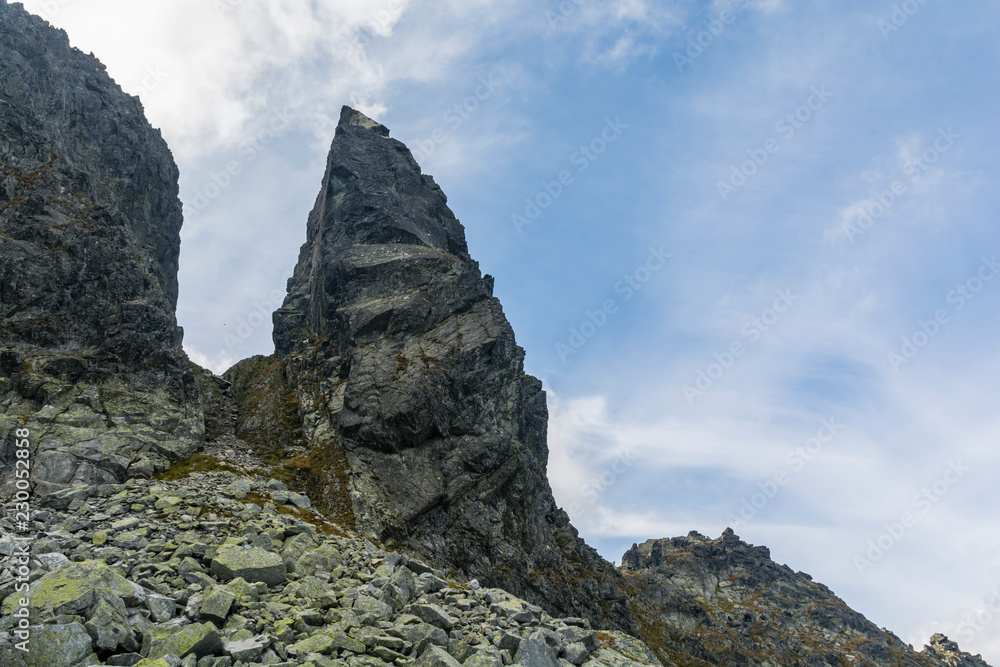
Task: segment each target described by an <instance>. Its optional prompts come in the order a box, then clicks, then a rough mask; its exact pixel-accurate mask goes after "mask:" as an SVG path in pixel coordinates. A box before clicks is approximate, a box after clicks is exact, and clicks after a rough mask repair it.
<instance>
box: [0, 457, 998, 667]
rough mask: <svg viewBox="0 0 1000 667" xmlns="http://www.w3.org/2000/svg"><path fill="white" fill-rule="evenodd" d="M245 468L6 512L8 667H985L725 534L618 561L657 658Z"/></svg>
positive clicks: (228, 463)
mask: <svg viewBox="0 0 1000 667" xmlns="http://www.w3.org/2000/svg"><path fill="white" fill-rule="evenodd" d="M223 441H225V438H223ZM229 444H230V445H232V446H234V447H238V446H239V445H238V443H235V444H234V443H233V442H230V443H229ZM230 454H232V452H230ZM239 458H243V457H242V456H237V457H235V458H228V459H227V458H223V459H217V458H214V457H210V456H205V455H200V456H198V457H195V458H194V459H192V460H189V461H186V462H184V463H181V464H178V465H177V466H175V467H174V468H172V469H170V470H169V471H168V472H166V473H165V474H162V475H159V476H158V477H157V478H154V479H152V480H145V479H131V480H129V481H128V482H126V483H125V484H103V485H90V486H87V485H80V486H77V487H73V488H70V489H66V490H63V491H59V492H56V493H52V494H49V495H47V496H44V497H43V498H41V499H39V500H38V501H37V507H38V510H37V511H36V512H35V514H34V517H33V518H34V520H33V521H32V522H31V524H30V525H29V526H28V527H24V526H18V525H17V523H16V522H15V521H14V520H13V519H12V516H13V513H9V514H8V513H5V515H4V518H0V557H2V560H0V563H2V566H0V664H3V665H4V666H5V667H7V666H10V667H75V666H76V665H86V664H91V665H97V664H107V665H138V666H139V667H179V666H181V665H183V666H184V667H233V666H236V667H239V666H240V665H250V664H270V665H311V666H312V667H334V666H336V667H344V666H346V665H363V666H364V667H388V666H389V665H399V666H400V667H402V666H404V665H410V664H412V665H414V667H458V666H459V665H465V666H466V667H504V666H506V665H524V666H525V667H571V666H579V665H583V667H649V666H650V665H657V664H663V665H667V666H668V667H669V666H676V667H684V666H688V665H768V666H771V665H789V666H795V665H803V666H804V665H908V666H911V665H912V666H918V667H988V666H987V665H986V663H985V662H983V661H982V660H980V659H979V658H978V657H977V656H970V655H968V654H966V653H962V652H961V651H960V650H959V649H958V647H957V646H956V645H955V644H954V643H953V642H950V641H949V640H948V639H947V638H946V637H943V636H941V635H935V636H934V637H933V638H932V640H931V646H929V647H927V648H926V649H925V651H924V652H923V653H920V654H918V653H914V652H913V651H912V650H911V649H910V648H909V647H907V646H904V645H903V644H902V643H901V642H900V641H899V640H898V639H896V638H895V637H894V636H893V635H891V634H890V633H886V632H884V631H879V630H877V629H876V628H874V626H872V625H871V624H870V623H868V622H867V621H866V620H865V619H864V618H863V617H861V616H860V615H859V614H856V613H855V612H852V611H851V610H849V609H847V608H846V607H845V606H844V605H843V603H842V602H840V601H839V600H837V599H836V598H835V597H834V596H833V595H832V593H830V592H829V591H828V590H827V589H826V588H825V587H823V586H821V585H819V584H814V583H812V582H811V580H809V578H808V577H807V576H805V575H802V574H801V573H799V574H795V573H792V572H791V571H790V570H788V569H787V568H784V567H782V566H777V565H775V564H774V563H772V562H771V561H770V560H769V559H768V558H767V553H766V549H761V548H759V547H750V546H748V545H746V544H743V543H742V542H740V541H739V540H738V539H737V538H736V537H735V536H734V535H732V534H731V533H727V534H726V535H724V536H723V537H722V538H720V539H719V540H708V539H706V538H703V537H701V536H698V535H690V536H688V537H687V538H678V539H674V540H657V541H652V540H651V541H650V542H647V543H645V544H643V545H641V546H637V547H634V548H633V549H632V550H630V551H629V552H628V553H627V554H626V562H625V564H624V565H623V568H624V570H625V572H626V577H627V578H628V579H629V580H632V581H635V582H636V585H638V586H640V587H641V589H642V595H644V596H645V599H647V600H655V601H656V602H657V604H659V605H660V609H661V617H660V622H661V623H662V626H661V628H662V629H664V630H665V634H663V635H662V636H661V637H659V638H658V639H656V641H655V643H654V647H650V646H647V645H646V644H645V643H643V642H641V641H638V640H636V639H634V638H633V637H631V636H629V635H627V634H625V633H623V632H620V631H614V630H612V631H603V630H600V629H598V628H594V627H592V625H591V624H590V622H589V621H587V620H586V619H583V618H573V617H567V618H557V617H553V616H551V615H549V614H548V613H547V612H545V611H544V610H543V609H542V608H541V607H539V606H536V605H534V604H532V603H530V602H529V601H526V600H523V599H520V598H518V597H517V596H514V595H511V594H510V593H509V592H507V591H504V590H501V589H497V588H489V587H486V586H484V585H483V584H481V582H479V581H476V580H469V579H466V578H464V577H460V578H458V579H454V578H452V577H450V576H449V575H448V574H447V573H446V572H443V571H441V570H437V569H435V568H434V567H433V566H432V565H431V564H428V563H426V562H423V561H421V560H420V559H418V558H414V557H413V556H412V555H409V554H407V553H406V552H399V551H395V550H389V549H386V548H385V546H384V545H382V544H379V543H375V542H373V541H371V540H369V539H367V538H365V537H363V536H361V535H358V534H357V533H355V532H353V531H351V530H349V529H346V528H345V527H344V526H342V525H339V524H336V523H333V522H331V521H329V519H328V518H326V516H325V515H324V514H323V513H321V512H318V511H317V510H316V509H314V508H313V507H312V503H311V501H310V499H309V498H308V496H305V495H302V494H298V493H295V492H292V491H289V490H288V489H287V487H286V486H285V485H284V484H283V483H281V482H279V481H278V480H274V479H267V478H266V477H262V476H261V475H260V472H259V471H257V470H254V469H249V468H247V467H244V466H241V465H238V464H236V463H234V462H233V461H234V460H235V459H239ZM244 460H247V461H249V462H250V463H259V461H256V460H254V459H253V457H252V455H251V456H250V457H249V458H248V459H244ZM7 509H8V510H9V509H11V505H8V507H7ZM657 545H659V547H658V546H657ZM22 554H26V555H24V556H23V557H24V560H26V561H27V562H28V563H30V570H31V573H30V576H29V577H28V578H27V579H28V581H30V586H29V589H28V590H27V591H19V590H18V589H17V586H18V585H19V584H20V583H21V582H22V581H23V577H22V576H21V574H20V573H19V572H18V569H19V564H18V562H17V560H18V559H20V558H21V557H22ZM22 600H24V601H26V602H27V605H26V606H22ZM21 609H27V613H28V615H29V618H30V623H31V627H30V631H29V634H28V635H27V641H28V642H29V643H28V645H27V648H29V649H30V650H29V651H28V652H27V653H25V652H23V651H21V650H19V649H18V648H17V645H18V644H19V643H21V642H23V641H24V640H25V636H24V635H19V634H18V632H19V631H21V628H20V618H19V616H18V614H20V613H22V612H21V611H20V610H21ZM654 648H655V650H654Z"/></svg>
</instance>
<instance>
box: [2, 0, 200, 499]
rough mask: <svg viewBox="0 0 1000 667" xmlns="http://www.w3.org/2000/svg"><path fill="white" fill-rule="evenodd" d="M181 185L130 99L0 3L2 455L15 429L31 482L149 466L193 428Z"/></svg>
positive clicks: (101, 477) (59, 41)
mask: <svg viewBox="0 0 1000 667" xmlns="http://www.w3.org/2000/svg"><path fill="white" fill-rule="evenodd" d="M177 192H178V189H177V167H176V166H175V164H174V161H173V158H172V157H171V154H170V151H169V150H168V149H167V146H166V144H165V143H164V141H163V139H162V138H161V136H160V134H159V132H158V131H156V130H154V129H153V128H152V127H150V125H149V124H148V123H147V121H146V120H145V118H144V116H143V111H142V105H141V104H140V102H139V100H138V99H137V98H135V97H131V96H129V95H127V94H125V93H124V92H122V90H121V89H120V88H119V87H118V86H117V85H116V84H115V82H114V81H113V80H112V79H111V78H110V77H109V76H108V75H107V73H106V72H105V70H104V66H103V65H101V64H100V63H99V62H98V61H97V60H96V59H95V58H93V57H92V56H88V55H85V54H83V53H81V52H80V51H78V50H76V49H73V48H71V47H70V46H69V42H68V40H67V37H66V35H65V33H63V32H62V31H59V30H56V29H54V28H52V27H50V26H49V25H48V24H46V23H45V22H44V21H42V20H41V19H39V18H38V17H35V16H32V15H30V14H28V13H27V12H25V11H24V9H23V8H22V7H21V6H20V5H12V4H8V3H7V2H6V0H0V413H2V414H0V464H2V465H3V468H7V469H9V467H10V466H9V464H10V461H11V456H12V454H13V445H14V442H13V435H12V429H14V428H15V427H16V428H27V429H28V430H29V431H30V434H31V436H30V442H31V446H32V450H33V456H32V461H33V462H34V471H33V474H32V479H33V481H34V482H36V483H37V484H38V486H39V487H40V489H39V490H41V491H51V490H55V489H58V488H60V487H62V486H65V485H70V484H74V483H80V482H86V483H108V482H119V481H122V480H123V479H125V478H127V477H130V476H135V475H138V476H149V475H151V474H153V473H154V472H155V471H156V470H158V469H164V468H165V467H166V466H167V465H168V463H169V462H170V461H172V460H176V459H178V458H182V457H184V456H187V455H188V454H190V453H191V452H193V451H194V450H195V449H196V447H197V445H198V444H199V442H200V441H201V439H202V438H203V434H204V423H203V419H202V415H201V408H200V404H199V397H198V386H197V383H196V380H195V375H194V373H193V372H192V370H191V368H190V367H189V366H188V363H187V360H186V358H185V356H184V353H183V352H182V350H181V330H180V329H179V328H178V327H177V324H176V321H175V316H174V311H175V306H176V302H177V262H178V254H179V250H180V236H179V232H180V226H181V205H180V201H179V200H178V198H177ZM3 468H0V470H2V469H3Z"/></svg>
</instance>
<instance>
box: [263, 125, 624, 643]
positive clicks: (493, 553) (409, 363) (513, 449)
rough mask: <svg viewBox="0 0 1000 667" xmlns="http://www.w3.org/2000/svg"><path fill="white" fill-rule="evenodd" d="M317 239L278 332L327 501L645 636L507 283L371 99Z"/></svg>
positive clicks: (489, 576)
mask: <svg viewBox="0 0 1000 667" xmlns="http://www.w3.org/2000/svg"><path fill="white" fill-rule="evenodd" d="M306 237H307V241H306V243H305V245H303V247H302V250H301V253H300V255H299V261H298V264H297V266H296V267H295V272H294V274H293V276H292V278H291V279H290V280H289V282H288V296H287V298H286V299H285V302H284V304H283V306H282V307H281V309H279V310H278V311H277V312H276V313H275V315H274V340H275V347H276V350H277V352H276V356H277V359H278V360H280V361H281V362H282V363H284V364H286V368H287V373H286V376H287V380H288V382H289V384H290V386H291V387H292V388H294V390H295V393H296V396H297V400H298V403H299V406H300V410H299V412H300V414H301V416H302V426H303V429H304V436H305V440H306V443H307V447H308V450H309V460H310V464H311V466H310V467H311V468H312V469H313V470H314V471H316V472H318V473H319V474H318V475H314V478H313V479H312V483H311V485H310V490H311V491H312V492H313V493H314V495H317V496H321V497H322V504H323V506H324V507H326V508H327V509H329V510H330V511H332V512H335V513H336V514H337V515H338V516H339V517H342V518H343V519H344V520H346V521H348V522H350V523H352V524H353V525H354V526H355V527H356V528H357V529H358V530H359V531H363V532H364V533H366V534H369V533H370V534H374V535H376V536H377V537H378V538H379V539H382V540H385V541H386V543H387V544H394V545H400V546H406V547H408V548H410V549H416V550H419V551H420V552H422V553H424V554H426V555H427V557H429V558H431V559H433V560H435V561H437V562H440V563H443V564H447V565H448V566H449V567H452V568H454V569H456V570H459V571H462V572H465V573H468V574H470V575H472V576H478V577H480V578H481V580H482V581H484V582H486V583H488V585H492V586H504V587H506V588H507V589H508V590H511V591H514V592H516V593H518V594H520V595H524V596H526V597H528V598H529V599H532V600H535V601H538V602H539V604H545V605H546V606H547V608H548V609H549V610H550V611H551V612H552V613H558V614H571V615H575V616H586V617H588V618H591V619H594V620H595V621H597V620H598V619H599V620H600V621H601V622H602V623H604V624H607V625H609V626H611V627H616V628H619V629H631V628H633V627H634V619H633V618H632V617H631V614H630V613H629V611H628V609H627V605H626V603H625V600H624V597H623V595H622V593H621V589H620V586H619V585H618V583H617V582H618V580H619V579H620V577H619V576H618V575H617V573H615V572H614V571H613V569H612V568H611V567H610V565H609V564H608V563H607V562H606V561H604V560H603V559H601V558H600V557H599V556H598V555H597V553H596V552H595V551H594V550H593V549H591V548H590V547H588V546H587V545H586V544H585V543H584V542H583V541H582V540H581V539H579V537H578V536H577V533H576V531H575V529H573V527H572V526H571V525H570V524H569V519H568V517H567V516H566V514H565V513H564V512H563V511H562V510H561V509H559V508H558V507H557V506H556V504H555V501H554V500H553V498H552V493H551V490H550V488H549V484H548V479H547V477H546V464H547V461H548V449H547V446H546V442H545V433H546V422H547V418H548V414H547V410H546V407H545V395H544V392H543V391H542V388H541V383H540V382H539V381H538V380H537V379H535V378H533V377H531V376H529V375H525V373H524V367H523V359H524V351H523V350H522V349H521V348H520V347H518V345H517V344H516V342H515V340H514V333H513V331H512V330H511V327H510V325H509V324H508V323H507V320H506V318H505V317H504V314H503V309H502V308H501V306H500V302H499V301H498V300H497V299H496V298H494V297H493V279H492V278H491V277H490V276H482V275H481V274H480V271H479V266H478V264H477V263H476V262H475V261H474V260H473V259H472V258H471V257H470V256H469V253H468V248H467V247H466V242H465V232H464V229H463V227H462V225H461V224H460V223H459V221H458V220H457V219H456V218H455V216H454V215H453V214H452V212H451V210H449V208H448V206H447V200H446V198H445V196H444V194H443V193H442V192H441V189H440V188H439V187H438V186H437V184H436V183H435V182H434V180H433V179H432V178H431V177H430V176H427V175H425V174H422V173H421V171H420V167H419V166H418V165H417V163H416V162H415V161H414V159H413V156H412V155H411V154H410V151H409V150H408V149H407V148H406V146H404V145H403V144H402V143H400V142H398V141H396V140H394V139H391V138H390V137H389V131H388V130H387V129H386V128H385V127H383V126H382V125H380V124H378V123H375V122H374V121H372V120H371V119H369V118H367V117H365V116H364V115H362V114H360V113H359V112H357V111H354V110H353V109H349V108H347V107H345V108H344V109H343V112H342V116H341V122H340V125H339V126H338V127H337V131H336V137H335V138H334V140H333V145H332V147H331V150H330V155H329V158H328V162H327V167H326V174H325V175H324V177H323V183H322V188H321V191H320V194H319V196H318V198H317V200H316V205H315V208H314V209H313V211H312V213H311V214H310V216H309V220H308V227H307V233H306ZM272 380H273V382H274V384H272V385H271V386H272V390H271V393H272V394H277V393H281V392H282V391H284V387H283V386H282V385H281V382H282V379H281V378H272ZM262 381H263V380H261V381H258V382H256V383H255V385H256V386H260V385H261V382H262Z"/></svg>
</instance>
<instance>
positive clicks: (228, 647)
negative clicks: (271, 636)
mask: <svg viewBox="0 0 1000 667" xmlns="http://www.w3.org/2000/svg"><path fill="white" fill-rule="evenodd" d="M270 643H271V642H270V641H268V639H267V637H264V636H263V635H262V636H258V637H250V638H248V639H240V640H237V641H229V642H225V641H224V642H222V650H223V651H225V653H226V654H227V655H230V656H232V658H233V660H235V661H237V662H240V661H242V662H255V661H256V660H257V659H258V658H260V656H261V654H262V653H264V650H265V649H266V648H267V647H268V645H269V644H270Z"/></svg>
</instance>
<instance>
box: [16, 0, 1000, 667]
mask: <svg viewBox="0 0 1000 667" xmlns="http://www.w3.org/2000/svg"><path fill="white" fill-rule="evenodd" d="M25 5H26V6H27V7H28V8H29V9H31V10H33V11H36V12H38V13H42V14H43V15H45V16H47V17H48V18H49V19H50V20H51V21H52V22H53V23H54V24H55V25H58V26H60V27H63V28H65V29H67V30H68V31H69V33H70V35H71V39H72V41H73V43H74V44H76V45H78V46H80V47H81V48H83V49H84V50H86V51H93V52H94V53H95V54H96V55H97V56H98V57H100V58H101V59H102V60H103V61H104V62H105V63H106V64H107V66H108V68H109V71H110V72H111V74H112V75H113V76H114V77H115V78H116V80H118V81H119V83H121V84H122V86H123V87H124V88H125V89H126V90H128V91H129V92H132V93H135V94H139V95H140V97H141V98H142V100H143V102H144V104H145V106H146V109H147V113H148V115H149V116H150V119H151V121H152V122H153V124H154V125H156V126H158V127H160V128H162V131H163V133H164V136H165V137H166V138H167V140H168V141H169V142H170V144H171V146H172V148H173V150H174V153H175V156H176V158H177V161H178V163H179V165H180V168H181V173H182V182H181V194H182V199H183V200H184V204H185V212H186V221H185V228H184V232H183V245H182V253H181V276H180V280H181V296H180V305H179V314H178V315H179V319H180V323H181V324H182V325H183V326H184V328H185V331H186V336H185V345H186V348H187V349H188V351H189V353H190V354H191V355H192V357H193V358H195V359H197V360H199V361H200V362H201V363H203V364H206V365H209V366H211V367H212V368H214V369H215V370H217V371H221V370H224V369H225V368H226V367H227V366H228V365H229V364H231V363H232V362H234V361H237V360H239V359H241V358H243V357H246V356H249V355H251V354H257V353H264V354H266V353H270V352H271V351H272V349H273V348H272V344H271V340H270V311H271V310H272V309H273V308H274V307H275V306H276V305H277V304H276V301H277V299H278V298H280V296H281V295H282V294H283V291H284V283H285V280H286V279H287V277H288V276H289V275H290V273H291V270H292V267H293V265H294V262H295V258H296V254H297V251H298V247H299V245H300V244H301V243H302V242H303V241H304V234H305V218H306V214H307V213H308V210H309V209H310V208H311V206H312V203H313V201H314V199H315V195H316V192H317V191H318V188H319V183H320V178H321V176H322V168H323V161H324V158H325V155H326V151H327V150H328V147H329V141H330V139H331V137H332V132H333V128H334V126H335V123H336V120H337V118H338V116H339V110H340V106H341V105H342V104H345V103H346V104H352V105H354V106H356V107H357V108H360V109H361V110H363V111H365V112H367V113H369V114H370V115H372V116H374V117H375V118H377V119H378V120H380V121H382V122H383V123H385V124H386V125H387V126H388V127H389V128H390V129H391V131H392V134H393V136H395V137H397V138H399V139H401V140H403V141H404V142H406V143H407V144H408V145H410V147H411V148H412V149H414V151H415V152H419V161H420V163H421V165H422V166H423V168H424V170H425V171H426V172H428V173H431V174H433V175H434V177H435V178H436V179H437V180H438V182H439V183H440V184H441V186H442V188H443V189H444V191H445V192H446V193H447V194H448V196H449V198H450V205H451V206H452V208H453V210H454V211H455V213H456V214H457V215H458V217H459V218H460V219H461V220H462V222H463V223H464V224H465V226H466V230H467V234H468V239H469V246H470V250H471V252H472V254H473V256H474V257H476V258H477V259H478V260H479V261H480V263H481V266H482V269H483V271H484V272H488V273H490V274H492V275H494V276H495V277H496V293H497V295H498V296H499V297H500V299H501V300H502V302H503V304H504V308H505V311H506V313H507V315H508V318H509V319H510V321H511V323H512V324H513V326H514V329H515V331H516V333H517V337H518V342H519V343H520V344H521V345H522V346H523V347H524V348H525V349H526V351H527V361H526V364H527V367H528V371H529V372H531V373H533V374H534V375H537V376H538V377H540V378H542V379H543V381H544V382H545V384H546V387H547V389H548V390H549V406H550V411H551V415H552V417H551V422H550V448H551V458H550V478H551V479H552V483H553V488H554V490H555V493H556V496H557V499H558V500H559V501H560V503H561V504H563V506H564V507H566V508H567V509H568V510H569V511H570V514H571V515H572V517H573V519H574V521H575V523H576V525H577V526H578V527H579V528H580V530H581V532H582V534H583V535H584V536H585V537H586V538H587V539H588V540H589V541H590V542H591V543H593V544H594V545H595V546H597V547H598V548H599V550H600V551H601V552H602V553H603V554H604V555H605V556H606V557H608V558H609V559H619V558H620V557H621V554H622V553H623V552H624V551H625V550H626V549H627V548H628V547H629V546H630V545H631V543H632V542H634V541H641V540H644V539H647V538H650V537H663V536H672V535H680V534H685V533H687V532H688V531H689V530H692V529H696V530H699V531H701V532H703V533H706V534H709V535H712V536H717V535H718V534H720V533H721V532H722V530H723V529H724V528H725V527H726V526H728V525H733V527H734V528H735V529H736V531H737V533H738V534H740V535H741V536H742V537H743V538H744V539H746V540H747V541H749V542H752V543H755V544H764V545H767V546H769V547H770V548H771V550H772V555H773V557H774V558H775V560H777V561H779V562H783V563H788V564H789V565H790V566H791V567H792V568H794V569H797V570H803V571H806V572H809V573H810V574H812V575H813V576H814V577H815V578H816V579H817V580H819V581H822V582H824V583H826V584H827V585H829V586H830V587H831V588H832V589H833V590H834V591H835V592H836V593H838V594H839V595H841V596H842V597H843V598H844V599H845V600H846V601H847V602H848V603H849V604H850V605H851V606H853V607H855V608H856V609H858V610H860V611H861V612H863V613H865V614H866V615H867V616H868V617H869V618H870V619H872V620H873V621H874V622H876V623H878V624H880V625H884V626H887V627H889V628H891V629H892V630H894V631H895V632H896V633H897V634H899V635H900V636H901V637H903V638H904V639H905V640H907V641H909V642H912V643H914V644H917V645H918V648H919V646H920V645H921V644H922V643H923V642H925V641H926V640H927V638H928V637H929V635H930V634H931V633H932V632H936V631H943V632H945V633H946V634H949V635H950V636H951V637H952V638H954V639H956V640H958V641H959V642H960V643H961V644H962V646H963V648H965V649H966V650H970V651H973V652H982V653H983V655H984V657H986V658H987V659H988V660H990V661H991V662H993V663H994V664H996V663H1000V558H998V556H1000V521H998V518H997V513H996V507H998V505H1000V488H998V487H997V485H996V483H995V482H994V475H995V471H996V470H997V467H998V463H1000V454H998V453H997V452H998V449H997V447H996V446H995V439H996V437H997V434H998V433H1000V428H998V427H1000V423H998V421H1000V418H998V415H997V410H996V409H995V397H996V378H997V373H998V371H1000V353H998V351H997V346H996V344H995V339H996V330H997V324H998V322H1000V316H998V315H997V314H996V313H998V312H1000V309H998V307H997V306H998V303H1000V279H993V278H994V277H995V276H994V274H995V273H996V272H997V270H998V268H1000V267H997V266H996V265H995V261H996V260H995V258H996V257H998V256H1000V226H998V225H997V218H998V214H1000V202H998V195H997V194H996V192H997V188H995V187H992V186H991V185H990V183H991V182H992V181H994V180H995V178H996V166H995V165H996V154H997V148H998V147H1000V136H998V132H1000V130H998V125H997V123H996V118H997V112H998V110H1000V109H998V106H1000V93H998V87H997V85H996V83H997V79H996V75H995V72H996V71H997V69H998V60H1000V57H998V56H1000V54H998V49H1000V45H998V42H997V40H996V26H997V24H998V19H1000V6H997V4H996V3H993V2H987V1H986V0H970V1H967V2H962V3H944V2H942V1H941V0H926V1H925V2H919V1H917V0H907V1H906V2H897V3H895V4H893V3H892V2H888V1H887V2H871V1H869V2H854V1H851V0H838V1H837V2H833V1H832V0H830V1H823V0H819V1H816V2H809V3H792V2H790V1H789V0H766V1H761V0H742V1H739V2H694V1H678V2H658V3H654V2H649V1H647V0H616V1H608V2H596V1H594V0H567V1H566V2H563V3H562V4H561V5H560V4H559V3H558V2H555V1H552V2H544V3H533V2H522V1H520V0H505V1H504V2H500V1H499V0H464V1H463V2H457V0H445V1H439V2H435V3H430V2H424V1H418V0H396V1H394V2H389V1H386V2H381V1H378V0H375V1H372V2H358V1H347V0H344V1H334V0H316V1H314V2H306V1H304V0H282V1H280V2H277V1H276V2H268V3H264V2H258V1H254V0H245V1H241V0H213V2H207V1H206V2H203V1H197V0H171V1H170V2H167V1H166V0H150V1H149V2H144V3H134V2H133V3H130V2H126V0H49V1H47V2H46V1H41V0H35V1H29V2H25ZM560 7H561V8H562V10H560ZM990 174H994V176H992V177H991V176H990ZM991 607H992V611H991ZM994 617H997V618H996V619H994Z"/></svg>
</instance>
